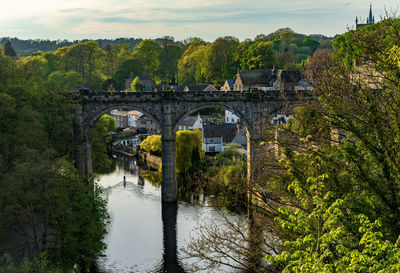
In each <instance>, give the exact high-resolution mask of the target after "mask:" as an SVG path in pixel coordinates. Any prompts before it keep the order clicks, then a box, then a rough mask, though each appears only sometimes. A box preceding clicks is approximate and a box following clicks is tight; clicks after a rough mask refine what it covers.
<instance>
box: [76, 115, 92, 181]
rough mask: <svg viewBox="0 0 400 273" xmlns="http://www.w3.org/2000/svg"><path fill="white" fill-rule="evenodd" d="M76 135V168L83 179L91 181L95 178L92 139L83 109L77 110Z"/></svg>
mask: <svg viewBox="0 0 400 273" xmlns="http://www.w3.org/2000/svg"><path fill="white" fill-rule="evenodd" d="M74 135H75V167H76V168H77V169H78V170H79V172H80V174H81V176H82V177H85V178H86V179H87V180H91V179H92V177H93V167H92V137H91V135H90V131H89V128H86V127H85V126H84V125H83V120H82V108H81V107H77V108H76V109H75V120H74Z"/></svg>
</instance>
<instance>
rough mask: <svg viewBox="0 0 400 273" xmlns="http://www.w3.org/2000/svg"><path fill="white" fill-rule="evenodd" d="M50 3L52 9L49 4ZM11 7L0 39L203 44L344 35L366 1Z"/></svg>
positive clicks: (90, 1)
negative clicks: (199, 40) (283, 32)
mask: <svg viewBox="0 0 400 273" xmlns="http://www.w3.org/2000/svg"><path fill="white" fill-rule="evenodd" d="M22 1H25V2H26V3H25V4H26V5H24V4H21V3H22ZM49 1H52V3H54V4H52V5H47V4H46V3H48V2H49ZM397 1H398V0H386V3H385V4H386V6H387V7H391V6H393V7H396V2H397ZM17 2H19V4H16V3H17ZM9 3H13V4H12V5H13V6H12V7H13V8H15V11H16V12H17V11H18V12H19V13H15V14H14V13H13V12H7V9H2V11H0V36H1V35H2V33H3V35H4V34H7V35H10V34H11V35H14V36H15V35H20V33H24V34H26V33H30V35H31V36H33V35H35V33H36V35H37V36H40V37H46V35H48V36H53V35H58V37H59V38H73V39H75V38H77V37H82V36H83V37H88V38H89V37H91V38H94V37H95V36H97V37H118V36H130V35H134V36H135V37H138V36H140V37H157V36H163V35H172V36H175V37H176V38H177V39H182V38H185V37H188V36H195V35H196V36H202V37H203V38H205V39H207V40H212V39H214V38H216V37H218V36H222V35H234V36H237V37H239V38H240V39H242V38H245V37H254V35H255V34H258V33H269V32H272V31H274V30H276V29H277V28H280V27H286V26H289V27H292V28H293V29H295V30H296V31H299V32H302V33H322V34H327V35H333V34H336V33H342V32H344V31H345V28H346V25H348V24H353V21H354V18H355V16H363V15H364V16H365V17H366V16H367V13H368V9H369V5H368V3H367V4H366V3H365V0H353V1H349V0H335V1H320V0H285V1H276V0H246V1H242V0H240V1H239V0H213V1H210V0H208V1H207V0H191V1H187V0H174V1H171V0H146V1H144V0H68V1H67V0H41V1H40V3H38V4H37V5H33V4H32V5H31V6H28V3H31V2H30V0H14V1H13V2H9ZM42 3H45V4H46V5H44V4H42ZM10 5H11V4H10ZM29 5H30V4H29ZM383 5H384V4H381V3H376V6H374V14H375V18H379V15H380V14H382V13H383ZM29 7H30V8H29ZM33 7H34V10H33V11H31V10H30V9H32V8H33Z"/></svg>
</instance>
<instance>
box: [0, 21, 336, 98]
mask: <svg viewBox="0 0 400 273" xmlns="http://www.w3.org/2000/svg"><path fill="white" fill-rule="evenodd" d="M331 41H332V39H329V38H327V37H324V36H321V35H312V36H306V35H303V34H298V33H295V32H294V31H293V30H291V29H289V28H284V29H279V30H277V31H275V32H274V33H271V34H269V35H264V34H260V35H258V36H256V37H255V38H254V39H253V40H251V39H246V40H244V41H239V39H237V38H235V37H230V36H228V37H221V38H218V39H216V40H215V41H214V42H212V43H209V42H206V41H204V40H202V39H200V38H189V39H186V40H185V41H183V42H175V40H174V38H173V37H169V36H165V37H163V38H160V39H156V40H135V39H117V40H96V41H79V43H78V41H75V42H67V41H54V42H51V41H33V40H28V41H21V40H18V39H11V40H10V42H9V41H8V40H5V39H3V40H2V41H1V42H2V43H3V44H4V48H5V52H6V55H8V56H11V57H14V58H18V57H17V56H18V52H19V51H18V48H24V46H23V45H25V44H28V45H29V44H31V47H30V48H31V49H32V48H34V49H37V51H34V52H33V53H32V54H31V55H30V56H28V57H26V58H22V60H23V61H24V62H25V63H27V64H31V65H32V66H36V67H37V68H38V69H40V70H41V71H42V76H43V78H47V79H49V80H51V81H54V82H56V83H58V84H60V85H61V86H65V87H81V86H82V85H83V86H87V87H89V88H91V89H92V90H93V91H100V90H122V89H125V79H127V78H128V77H129V75H130V73H131V72H132V73H134V74H135V75H142V74H145V75H146V76H149V77H151V78H152V79H153V80H154V81H156V82H157V83H159V84H161V83H162V84H172V85H177V84H179V85H186V84H193V83H199V82H202V83H204V82H206V83H212V84H216V85H222V84H223V83H224V81H225V80H226V79H232V78H233V76H234V75H235V74H236V73H237V70H238V69H242V70H247V69H252V70H253V69H271V68H273V67H276V68H282V69H297V70H301V69H302V67H303V65H304V62H305V61H306V60H307V58H308V57H309V56H310V55H311V54H312V53H313V52H314V51H315V50H316V49H317V48H330V47H331ZM28 45H27V47H29V46H28ZM10 47H11V48H13V50H9V49H8V48H10ZM9 51H10V52H9Z"/></svg>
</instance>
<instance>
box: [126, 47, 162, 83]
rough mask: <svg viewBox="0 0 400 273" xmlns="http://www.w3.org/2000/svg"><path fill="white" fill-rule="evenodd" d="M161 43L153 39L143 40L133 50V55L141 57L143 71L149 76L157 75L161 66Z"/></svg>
mask: <svg viewBox="0 0 400 273" xmlns="http://www.w3.org/2000/svg"><path fill="white" fill-rule="evenodd" d="M160 52H161V47H160V45H159V44H158V43H157V42H155V41H153V40H143V41H142V42H141V43H140V44H139V45H138V46H137V47H136V48H135V50H134V51H133V56H134V57H136V58H138V59H140V60H141V63H142V64H143V71H142V72H144V73H146V75H148V76H149V77H154V76H157V74H156V73H157V71H158V69H159V67H160V61H159V56H160Z"/></svg>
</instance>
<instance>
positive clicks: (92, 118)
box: [84, 103, 161, 130]
mask: <svg viewBox="0 0 400 273" xmlns="http://www.w3.org/2000/svg"><path fill="white" fill-rule="evenodd" d="M114 109H118V110H121V109H123V111H135V110H136V111H139V112H141V113H143V114H144V115H145V116H147V117H149V118H151V119H152V120H153V121H154V122H155V123H156V124H157V127H158V128H159V129H160V130H161V120H160V117H159V116H157V115H154V112H152V111H151V110H152V109H146V107H144V106H143V105H136V104H130V103H125V104H112V105H107V106H105V107H102V108H101V109H97V110H96V111H95V112H93V113H92V114H91V115H88V116H87V117H86V120H84V123H86V124H87V128H93V127H94V125H95V123H96V121H97V120H98V119H99V118H100V117H101V116H103V115H105V114H108V115H109V114H110V113H111V111H112V110H114Z"/></svg>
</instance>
